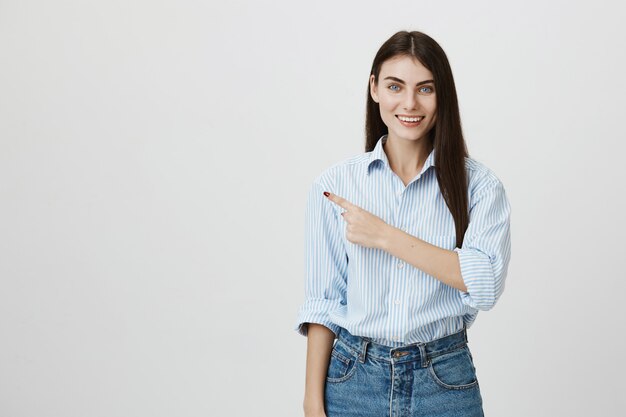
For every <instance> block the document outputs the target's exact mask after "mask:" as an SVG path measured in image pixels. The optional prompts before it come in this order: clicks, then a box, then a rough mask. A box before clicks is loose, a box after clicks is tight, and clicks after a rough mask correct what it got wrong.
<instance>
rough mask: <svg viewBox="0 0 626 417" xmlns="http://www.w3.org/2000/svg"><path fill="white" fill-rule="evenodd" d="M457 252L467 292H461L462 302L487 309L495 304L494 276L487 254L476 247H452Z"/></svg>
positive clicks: (476, 307) (479, 308)
mask: <svg viewBox="0 0 626 417" xmlns="http://www.w3.org/2000/svg"><path fill="white" fill-rule="evenodd" d="M454 251H455V252H457V253H458V256H459V264H460V266H461V276H462V278H463V282H464V283H465V287H466V288H467V292H461V300H462V301H463V303H464V304H466V305H468V306H470V307H472V308H475V309H478V310H489V309H491V308H492V307H493V306H494V304H495V277H494V273H493V267H492V265H491V259H490V258H489V255H487V254H485V253H483V252H481V251H478V250H476V249H460V248H454Z"/></svg>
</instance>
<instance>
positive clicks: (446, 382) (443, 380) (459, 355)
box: [428, 345, 478, 389]
mask: <svg viewBox="0 0 626 417" xmlns="http://www.w3.org/2000/svg"><path fill="white" fill-rule="evenodd" d="M428 370H429V372H430V376H431V377H432V379H433V380H434V381H435V382H436V383H437V384H438V385H439V386H441V387H442V388H445V389H468V388H472V387H475V386H477V385H478V379H477V378H476V368H474V363H473V360H472V357H471V354H470V351H469V347H468V346H467V345H464V346H462V347H460V348H457V349H454V350H451V351H448V352H445V353H443V354H441V355H437V356H435V357H433V358H431V359H430V362H429V365H428Z"/></svg>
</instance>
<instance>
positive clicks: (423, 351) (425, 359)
mask: <svg viewBox="0 0 626 417" xmlns="http://www.w3.org/2000/svg"><path fill="white" fill-rule="evenodd" d="M417 347H419V349H420V359H421V360H422V368H427V367H428V365H429V364H430V358H429V357H428V356H427V354H426V344H424V343H420V344H419V345H417Z"/></svg>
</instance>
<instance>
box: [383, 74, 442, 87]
mask: <svg viewBox="0 0 626 417" xmlns="http://www.w3.org/2000/svg"><path fill="white" fill-rule="evenodd" d="M384 79H385V80H393V81H395V82H397V83H399V84H402V85H405V84H406V83H405V82H404V81H402V80H401V79H400V78H397V77H392V76H389V77H385V78H384ZM432 82H434V80H424V81H420V82H419V83H417V84H415V86H416V87H418V86H420V85H422V84H426V83H432Z"/></svg>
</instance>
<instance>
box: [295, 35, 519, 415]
mask: <svg viewBox="0 0 626 417" xmlns="http://www.w3.org/2000/svg"><path fill="white" fill-rule="evenodd" d="M370 74H371V75H370V79H369V83H368V90H367V110H366V144H365V151H366V152H365V153H363V154H359V155H356V156H354V157H351V158H349V159H347V160H344V161H341V162H339V163H336V164H334V165H333V166H331V167H329V168H328V169H326V170H325V171H324V172H323V173H322V174H321V175H319V176H318V177H317V178H316V179H315V180H314V182H313V185H312V187H311V189H310V193H309V196H308V201H307V209H306V215H305V217H306V283H305V295H306V299H305V302H304V304H303V305H302V307H301V308H300V311H299V315H298V322H297V326H296V328H295V329H296V330H297V331H298V332H299V333H300V334H302V335H305V336H307V338H308V341H307V363H306V384H305V399H304V411H305V415H306V416H307V417H311V416H327V417H334V416H342V417H346V416H359V417H363V416H373V417H374V416H375V417H381V416H466V417H468V416H482V415H483V410H482V397H481V394H480V389H479V385H478V380H477V377H476V370H475V368H474V364H473V359H472V354H471V352H470V349H469V346H468V344H467V332H466V329H467V328H469V327H470V326H471V324H472V323H473V322H474V320H475V318H476V316H477V314H478V311H479V310H489V309H491V308H492V307H493V306H494V304H495V303H496V301H497V300H498V298H499V297H500V295H501V294H502V291H503V290H504V281H505V277H506V274H507V268H508V264H509V259H510V206H509V203H508V200H507V197H506V194H505V190H504V188H503V185H502V183H501V181H500V180H499V179H498V178H497V177H496V176H495V175H494V173H493V172H492V171H490V170H489V169H488V168H487V167H486V166H484V165H483V164H481V163H479V162H478V161H476V160H474V159H472V158H470V157H469V156H468V153H467V148H466V145H465V141H464V138H463V134H462V131H461V121H460V116H459V108H458V102H457V96H456V89H455V86H454V79H453V77H452V71H451V69H450V65H449V63H448V59H447V57H446V55H445V53H444V51H443V50H442V49H441V47H440V46H439V45H438V44H437V42H435V41H434V40H433V39H432V38H430V37H429V36H427V35H425V34H424V33H421V32H406V31H402V32H398V33H396V34H394V35H393V36H392V37H391V38H390V39H389V40H387V41H386V42H385V43H384V44H383V45H382V46H381V48H380V50H379V51H378V53H377V54H376V57H375V58H374V62H373V65H372V70H371V73H370ZM335 339H336V342H335Z"/></svg>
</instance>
